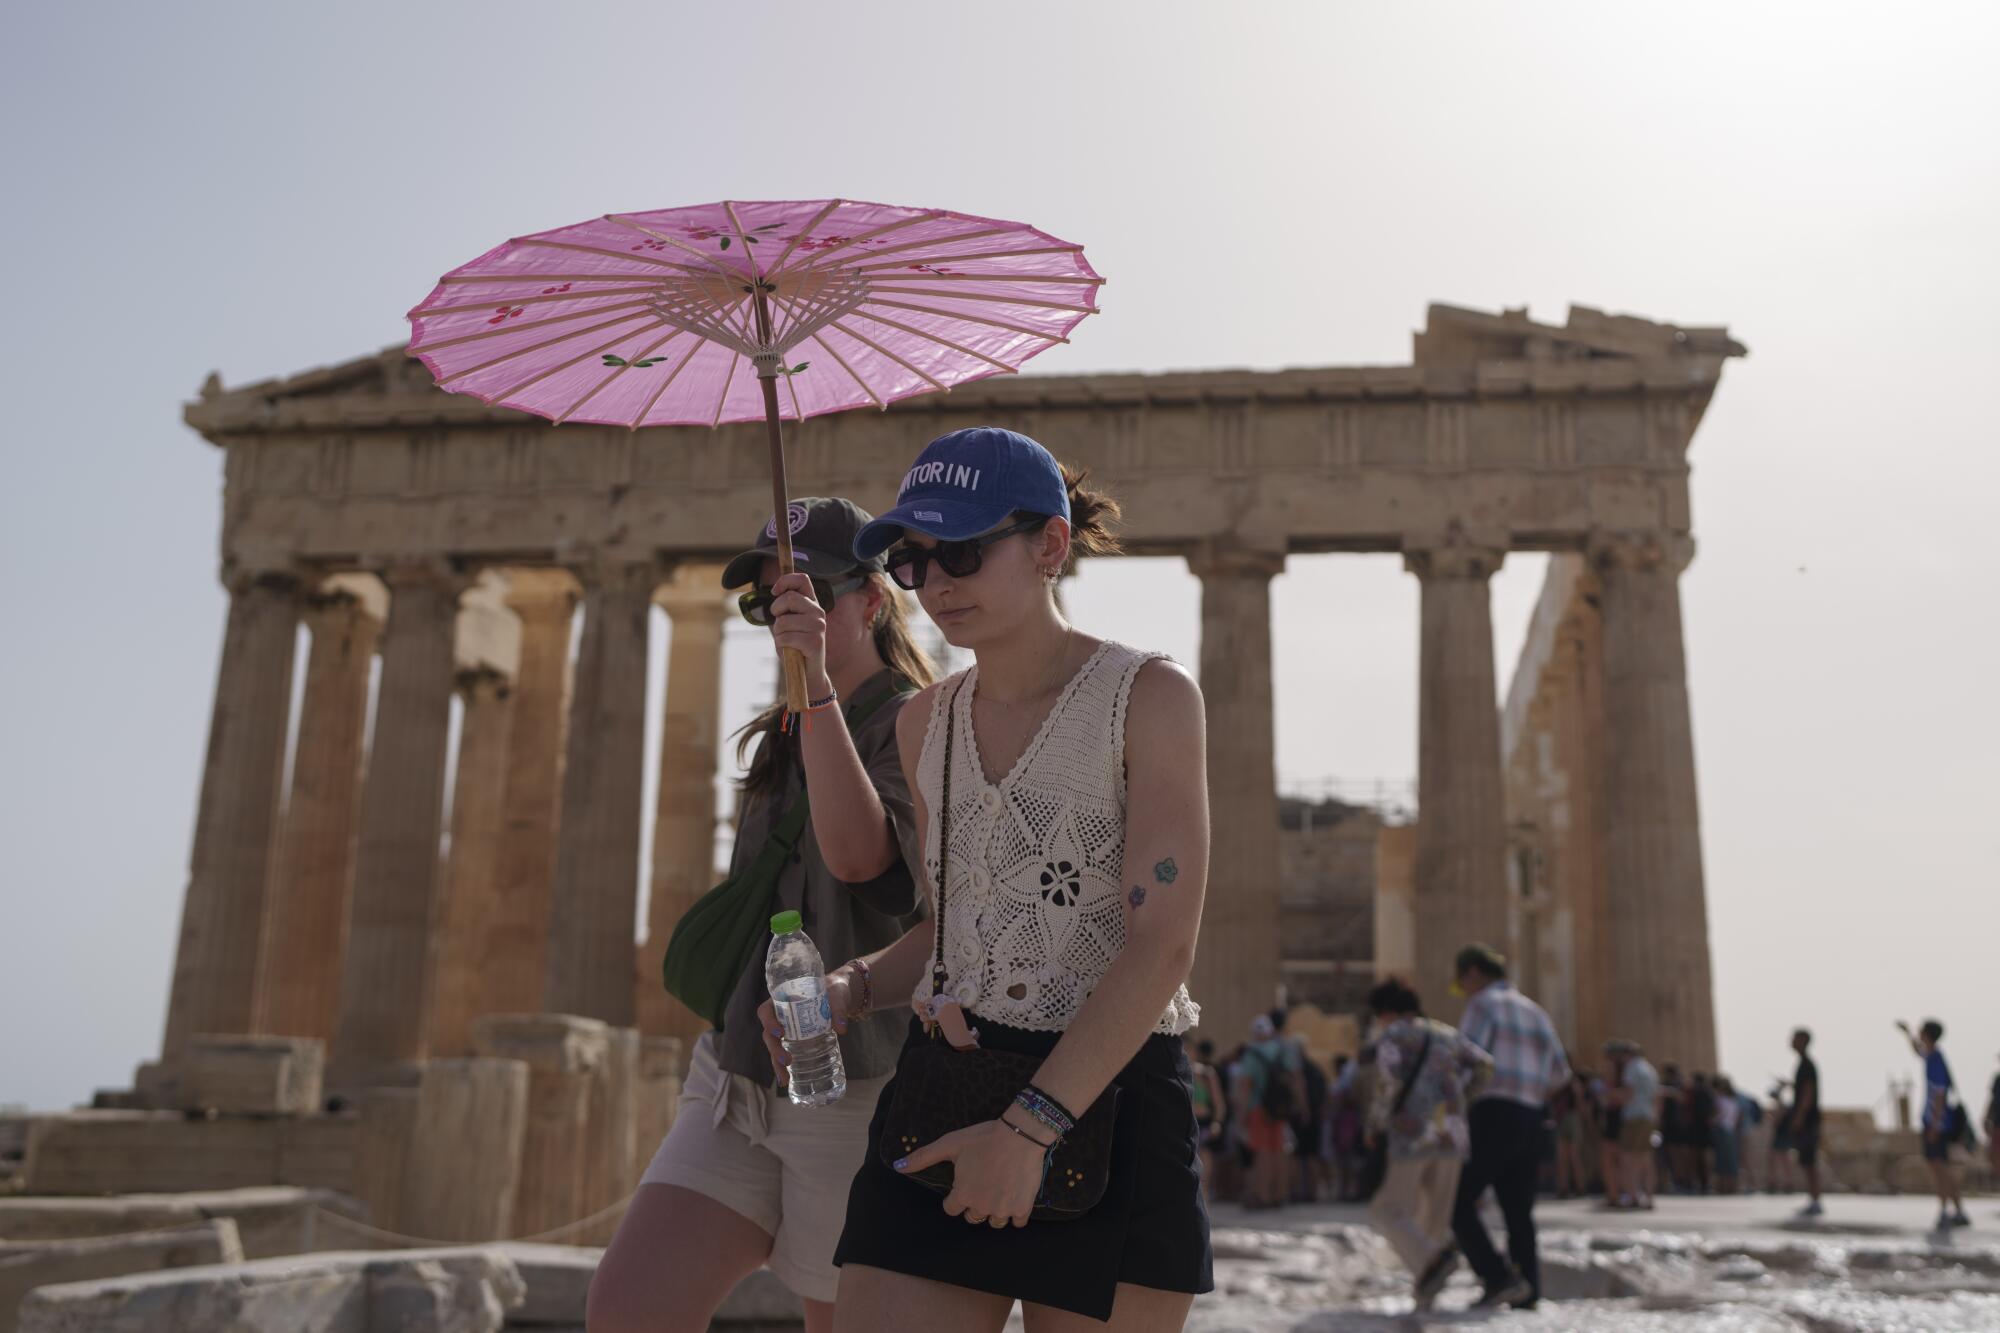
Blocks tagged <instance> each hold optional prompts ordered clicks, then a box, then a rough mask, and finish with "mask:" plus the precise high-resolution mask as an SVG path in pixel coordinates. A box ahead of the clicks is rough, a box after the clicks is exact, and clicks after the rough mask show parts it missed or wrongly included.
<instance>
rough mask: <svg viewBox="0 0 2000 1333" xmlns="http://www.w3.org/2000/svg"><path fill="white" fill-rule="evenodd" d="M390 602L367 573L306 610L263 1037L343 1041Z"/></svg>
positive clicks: (264, 967) (265, 961)
mask: <svg viewBox="0 0 2000 1333" xmlns="http://www.w3.org/2000/svg"><path fill="white" fill-rule="evenodd" d="M386 604H387V598H386V596H385V595H384V594H383V592H382V588H381V585H380V584H379V583H377V582H376V581H375V579H374V578H372V577H369V576H365V575H343V576H341V577H340V578H339V579H337V580H328V582H327V583H325V584H323V585H322V586H321V587H320V589H319V591H318V592H317V593H315V594H314V595H313V596H312V597H311V598H309V599H308V600H307V602H306V611H305V621H306V625H307V627H308V628H309V629H310V630H311V631H312V649H311V652H310V654H309V655H308V656H307V658H306V685H305V693H304V694H303V695H302V696H301V698H300V701H299V734H298V741H297V744H296V746H295V748H294V752H293V758H292V788H291V795H290V797H289V799H288V800H287V802H286V805H285V829H284V835H283V843H282V846H281V849H280V851H279V858H278V870H277V878H276V880H275V882H274V885H273V888H272V894H271V909H270V911H269V913H267V914H266V917H265V922H264V947H263V949H262V950H261V957H260V970H261V971H262V974H263V975H262V980H261V981H260V983H259V985H258V1018H257V1025H256V1030H257V1031H259V1032H267V1033H275V1034H278V1035H281V1036H287V1037H315V1038H317V1039H319V1040H320V1041H331V1040H332V1039H333V1020H334V1013H335V1011H336V1009H337V1008H338V1006H339V1003H340V961H341V955H342V952H343V951H344V950H345V948H346V947H347V904H348V898H349V895H350V894H351V892H352V890H353V887H354V843H355V824H356V821H357V819H358V818H359V816H360V810H361V774H362V767H363V758H364V755H365V752H366V741H367V731H368V678H369V675H370V674H371V669H372V667H373V664H374V661H375V645H376V641H377V639H378V638H379V637H380V635H381V632H382V618H383V612H384V609H385V607H386Z"/></svg>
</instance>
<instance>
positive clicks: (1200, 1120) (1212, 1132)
mask: <svg viewBox="0 0 2000 1333" xmlns="http://www.w3.org/2000/svg"><path fill="white" fill-rule="evenodd" d="M1192 1072H1193V1074H1194V1081H1193V1083H1192V1084H1191V1085H1190V1088H1191V1091H1192V1092H1193V1094H1194V1123H1195V1129H1196V1131H1197V1132H1198V1133H1199V1135H1200V1138H1199V1139H1198V1140H1197V1141H1198V1142H1199V1143H1200V1144H1201V1195H1202V1197H1203V1198H1204V1199H1213V1198H1214V1197H1215V1145H1216V1143H1217V1141H1218V1140H1220V1139H1221V1137H1222V1127H1223V1121H1224V1119H1225V1117H1226V1110H1227V1103H1226V1099H1225V1098H1224V1096H1223V1093H1222V1078H1221V1076H1220V1075H1218V1074H1217V1073H1216V1072H1215V1043H1214V1042H1212V1041H1210V1040H1209V1039H1208V1038H1206V1037H1203V1038H1202V1039H1201V1040H1200V1041H1198V1042H1196V1043H1195V1046H1194V1065H1193V1067H1192Z"/></svg>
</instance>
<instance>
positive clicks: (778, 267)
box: [770, 199, 843, 273]
mask: <svg viewBox="0 0 2000 1333" xmlns="http://www.w3.org/2000/svg"><path fill="white" fill-rule="evenodd" d="M842 202H843V201H842V200H839V199H829V200H827V201H826V207H825V208H822V209H821V210H820V211H819V212H817V213H815V214H813V215H812V220H811V221H810V222H808V223H806V225H805V226H803V227H800V228H799V229H798V230H797V231H795V232H793V233H792V239H791V240H789V241H787V242H786V243H785V248H784V249H783V250H782V251H780V252H779V254H778V258H777V262H775V263H773V264H772V265H771V268H770V271H771V272H772V273H781V272H783V271H784V267H785V261H786V260H787V259H790V258H791V257H792V251H794V250H796V249H798V248H799V242H800V241H803V240H804V239H805V238H806V237H808V236H810V235H812V230H813V228H814V227H817V226H818V225H819V224H820V223H822V222H824V221H826V215H827V214H829V213H831V212H833V210H834V209H836V208H839V207H840V205H841V203H842Z"/></svg>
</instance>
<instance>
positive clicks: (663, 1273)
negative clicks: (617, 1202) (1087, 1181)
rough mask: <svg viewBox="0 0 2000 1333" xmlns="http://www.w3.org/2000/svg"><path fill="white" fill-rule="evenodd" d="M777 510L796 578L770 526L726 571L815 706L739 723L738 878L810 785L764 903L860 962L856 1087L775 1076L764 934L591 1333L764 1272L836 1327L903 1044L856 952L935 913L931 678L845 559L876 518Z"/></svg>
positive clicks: (810, 1315)
mask: <svg viewBox="0 0 2000 1333" xmlns="http://www.w3.org/2000/svg"><path fill="white" fill-rule="evenodd" d="M785 517H786V521H787V522H788V523H790V525H791V530H792V538H793V554H794V559H795V560H796V562H797V567H798V572H797V573H795V574H791V575H787V576H785V577H783V578H780V577H779V576H778V560H777V549H776V548H777V537H778V532H777V526H776V522H775V521H774V522H773V523H772V524H771V525H770V526H768V527H766V528H765V529H764V532H763V535H762V536H761V537H760V538H759V539H758V541H757V543H756V544H755V545H754V546H753V547H752V548H751V549H750V550H748V551H745V552H743V553H742V554H741V555H739V556H737V557H736V558H735V559H734V560H732V561H731V562H730V563H729V566H728V568H727V569H726V570H725V571H724V574H723V580H722V581H723V586H724V587H725V588H746V589H747V591H745V592H744V593H743V595H742V597H741V599H740V602H739V605H740V607H741V609H742V612H743V615H744V618H745V619H747V620H749V621H750V622H751V623H752V624H754V625H760V626H765V627H768V628H769V629H770V631H771V638H772V641H773V645H774V646H775V647H777V648H779V649H785V648H792V649H796V650H798V651H799V652H801V653H803V654H804V655H805V660H806V683H807V692H808V694H809V696H810V698H811V700H812V705H813V706H812V709H811V711H809V712H808V713H807V714H806V715H805V716H804V717H801V718H790V717H787V715H786V713H785V710H784V708H783V706H782V705H779V704H773V705H772V706H771V707H770V708H768V709H766V710H765V711H764V712H763V713H762V714H761V715H760V716H758V717H757V718H756V719H755V720H754V721H752V722H751V723H750V724H749V725H748V726H747V727H745V728H744V730H743V732H742V737H741V740H740V742H739V744H738V746H737V757H738V761H739V762H741V761H742V760H743V759H744V758H746V757H747V758H748V759H749V771H748V773H747V774H746V776H745V777H744V779H743V795H742V802H741V807H740V809H741V814H740V816H739V822H738V826H737V830H736V847H735V851H734V854H733V855H732V857H731V861H730V871H731V874H732V876H734V875H742V874H745V873H746V870H747V868H748V867H749V866H750V865H752V864H753V863H754V862H756V861H757V859H758V853H759V852H761V851H762V850H763V849H764V848H765V846H766V844H767V843H768V842H769V841H770V840H771V839H772V837H773V836H774V831H775V830H776V828H777V826H778V825H779V824H780V823H781V821H782V820H783V818H784V815H785V813H786V812H787V811H788V810H790V809H792V808H793V807H794V806H795V804H796V803H797V802H799V801H801V800H804V799H805V796H806V792H807V789H808V788H810V790H811V793H812V799H811V803H810V805H809V807H808V814H809V822H807V823H806V825H805V826H804V829H803V831H802V836H801V837H800V839H799V841H798V843H797V844H796V847H795V849H794V851H793V854H792V855H791V856H789V857H787V858H785V859H784V861H783V863H782V865H781V868H780V869H779V870H778V873H777V879H776V882H775V884H774V885H772V886H771V887H770V888H769V890H768V892H769V894H770V910H771V911H772V912H773V913H776V912H781V911H786V910H791V911H796V912H798V913H799V914H800V916H801V917H802V918H803V925H804V928H805V931H806V933H807V934H808V935H810V936H811V937H812V939H813V942H814V943H815V944H817V945H818V946H819V949H820V952H821V954H822V956H823V957H825V958H826V959H827V960H828V961H832V960H834V959H837V958H838V959H848V958H852V959H856V960H857V961H854V962H848V963H844V964H843V965H841V966H839V967H836V968H835V969H834V970H833V971H832V973H831V974H829V976H828V978H827V983H828V997H829V1000H830V1001H831V1005H832V1012H833V1017H834V1025H835V1027H836V1029H837V1030H838V1031H839V1032H840V1034H841V1035H840V1051H841V1058H842V1060H843V1062H844V1064H845V1066H846V1070H847V1092H846V1095H845V1096H843V1097H842V1098H841V1099H840V1100H839V1101H837V1102H835V1103H833V1104H832V1105H830V1106H795V1105H792V1104H791V1102H790V1100H789V1098H788V1097H787V1095H786V1093H785V1092H784V1090H783V1087H782V1084H776V1085H775V1086H774V1080H773V1077H772V1075H773V1069H774V1066H775V1067H777V1068H779V1069H782V1066H783V1062H784V1052H783V1049H782V1047H780V1046H779V1044H778V1042H777V1041H776V1039H775V1038H774V1036H773V1034H772V1030H771V1011H770V1008H769V1004H770V1001H769V998H768V996H767V994H766V991H765V983H764V950H763V948H762V947H761V945H760V947H758V948H756V949H755V950H753V951H752V953H751V956H750V957H747V958H745V959H744V960H743V970H742V972H741V974H740V976H739V977H738V979H737V982H736V985H735V988H734V990H733V991H732V992H731V994H730V996H729V999H728V1001H727V1005H726V1011H725V1013H724V1016H723V1021H722V1024H721V1026H720V1028H719V1029H718V1030H717V1031H713V1032H709V1033H706V1034H704V1035H703V1036H702V1038H701V1039H700V1040H699V1041H698V1042H696V1043H695V1047H694V1051H693V1053H692V1055H691V1056H690V1058H689V1062H688V1071H687V1078H686V1081H685V1084H684V1086H683V1088H682V1090H681V1100H680V1109H679V1112H678V1114H677V1116H676V1118H675V1120H674V1126H673V1129H672V1130H671V1131H670V1132H669V1133H668V1135H667V1137H666V1140H665V1142H663V1143H662V1144H661V1145H660V1149H659V1152H658V1154H657V1155H656V1156H655V1157H654V1158H653V1163H652V1165H651V1166H650V1167H648V1168H647V1170H646V1173H645V1176H644V1177H643V1179H642V1180H641V1182H640V1185H639V1189H638V1192H637V1193H636V1194H635V1195H634V1196H633V1200H632V1206H631V1207H630V1208H629V1209H628V1210H627V1211H626V1214H625V1219H624V1221H623V1222H622V1223H620V1225H619V1227H618V1234H617V1235H616V1236H615V1237H614V1238H613V1239H612V1242H611V1247H610V1248H609V1249H608V1250H606V1251H605V1255H604V1260H603V1262H602V1263H601V1264H600V1265H599V1266H598V1269H597V1275H596V1277H595V1278H594V1279H593V1281H592V1282H591V1286H590V1300H589V1309H588V1314H587V1320H588V1327H589V1329H590V1333H639V1330H645V1331H646V1333H658V1331H659V1330H698V1329H705V1328H707V1327H708V1326H709V1320H710V1318H711V1317H712V1316H713V1315H714V1313H715V1311H716V1308H717V1307H718V1306H719V1305H720V1304H721V1303H722V1300H723V1298H724V1297H726V1296H727V1295H728V1294H729V1292H730V1290H731V1288H733V1287H734V1286H735V1285H736V1284H737V1282H739V1281H740V1280H741V1279H742V1278H743V1277H744V1276H745V1275H746V1274H748V1273H750V1272H751V1271H752V1270H753V1269H756V1268H759V1267H768V1268H770V1269H771V1270H772V1271H773V1272H774V1273H775V1274H777V1276H778V1277H779V1279H780V1280H782V1281H783V1282H784V1283H785V1285H786V1286H788V1287H790V1288H791V1289H792V1290H793V1291H794V1292H796V1293H798V1295H799V1296H800V1297H801V1298H802V1299H803V1300H804V1302H805V1311H806V1327H807V1328H808V1329H811V1330H815V1331H816V1333H824V1330H826V1329H829V1328H831V1327H832V1323H833V1298H834V1292H835V1287H836V1285H837V1281H838V1275H837V1272H836V1270H835V1268H834V1266H833V1244H834V1240H835V1239H836V1238H837V1237H838V1236H839V1234H840V1223H841V1218H842V1216H843V1213H844V1210H845V1208H846V1204H847V1187H848V1183H849V1182H850V1181H852V1180H853V1178H854V1171H855V1168H856V1167H857V1166H859V1165H860V1164H861V1159H862V1155H863V1153H864V1152H865V1151H866V1147H867V1130H868V1122H869V1118H870V1117H871V1116H872V1115H873V1114H874V1110H875V1100H876V1098H877V1097H878V1096H879V1095H880V1093H881V1090H882V1086H883V1084H885V1083H886V1082H887V1081H888V1077H889V1074H890V1072H891V1071H892V1070H893V1069H894V1068H895V1063H896V1053H897V1051H898V1050H899V1049H900V1048H901V1046H902V1036H903V1033H902V1028H903V1024H902V1022H901V1021H900V1019H899V1017H898V1015H897V1014H895V1013H892V1012H882V1013H878V1014H876V1015H875V1016H873V1017H869V1016H867V1015H868V1014H869V1011H870V1009H871V1007H874V1006H873V1005H871V987H870V976H869V970H868V967H867V964H866V963H865V962H861V961H859V959H860V958H861V957H862V956H863V955H866V954H869V953H872V952H874V951H876V950H879V949H880V948H882V947H883V946H884V945H886V944H888V943H890V942H892V941H894V940H896V939H898V938H900V937H901V936H902V935H903V934H904V932H905V931H906V930H908V929H909V927H910V926H911V925H913V924H915V923H916V921H917V920H918V919H919V916H920V915H921V913H922V910H923V896H922V894H921V893H920V892H919V890H918V887H917V884H916V882H915V880H914V878H913V877H912V875H911V873H910V870H909V866H910V865H913V864H917V863H918V862H919V858H918V853H917V845H916V825H915V822H914V820H913V817H912V813H911V806H910V795H909V787H908V784H907V783H906V782H905V780H904V777H903V770H902V765H901V763H900V761H899V759H898V756H897V751H896V725H897V717H898V714H899V713H900V712H901V710H902V707H903V704H904V701H905V700H906V699H907V698H908V697H909V693H908V692H910V691H914V690H915V689H917V688H919V687H921V686H924V685H928V684H929V683H930V682H931V679H932V676H933V672H932V668H931V664H930V661H929V660H928V659H927V658H926V657H925V656H924V654H923V653H922V651H921V650H919V649H918V648H917V646H916V644H915V642H914V641H913V640H912V639H911V637H910V626H909V621H908V617H907V614H906V612H905V610H904V604H903V599H902V597H901V596H900V595H899V594H898V593H897V591H896V590H895V588H894V587H892V586H891V585H890V583H889V580H888V579H887V578H886V577H885V576H884V574H883V570H882V562H881V560H879V559H873V560H857V559H856V558H855V556H854V555H853V547H854V539H855V538H856V536H858V535H859V534H860V532H861V529H862V527H863V526H864V525H865V524H866V523H867V522H868V519H869V516H868V514H867V513H865V512H864V511H862V510H860V509H858V508H856V507H855V506H854V505H852V504H850V503H848V502H847V501H845V500H820V499H809V500H798V501H795V502H793V503H792V505H791V506H790V510H789V512H788V513H787V514H786V516H785ZM760 891H762V890H760ZM899 1007H900V1004H899V1002H898V1001H895V1000H891V1001H890V1002H889V1008H891V1009H894V1008H899Z"/></svg>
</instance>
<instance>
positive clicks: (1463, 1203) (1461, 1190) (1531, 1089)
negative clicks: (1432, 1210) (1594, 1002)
mask: <svg viewBox="0 0 2000 1333" xmlns="http://www.w3.org/2000/svg"><path fill="white" fill-rule="evenodd" d="M1454 968H1455V971H1456V976H1455V978H1454V984H1455V985H1456V987H1457V988H1458V990H1459V991H1461V992H1462V993H1464V994H1465V995H1467V996H1469V997H1470V998H1469V999H1467V1001H1466V1003H1465V1017H1464V1020H1463V1026H1462V1027H1461V1028H1460V1031H1461V1032H1462V1033H1463V1034H1464V1036H1465V1039H1466V1040H1467V1041H1469V1042H1471V1043H1472V1044H1473V1045H1475V1046H1477V1047H1479V1049H1480V1050H1482V1051H1485V1052H1486V1053H1487V1054H1488V1055H1490V1056H1491V1057H1492V1058H1493V1075H1492V1077H1491V1078H1490V1079H1489V1080H1488V1081H1487V1083H1486V1085H1485V1087H1484V1088H1483V1089H1482V1090H1481V1091H1480V1092H1479V1095H1478V1100H1476V1101H1474V1102H1473V1104H1472V1113H1471V1138H1472V1153H1471V1157H1470V1159H1469V1160H1468V1161H1467V1163H1466V1166H1465V1169H1464V1170H1463V1171H1462V1172H1460V1174H1459V1178H1458V1199H1457V1202H1456V1204H1455V1205H1454V1206H1453V1209H1452V1219H1451V1228H1452V1234H1453V1235H1454V1236H1456V1237H1457V1238H1458V1248H1459V1250H1460V1252H1461V1253H1463V1254H1464V1255H1465V1260H1466V1262H1467V1263H1469V1264H1470V1265H1471V1266H1472V1271H1473V1273H1474V1274H1476V1275H1477V1276H1478V1278H1479V1281H1480V1283H1481V1285H1482V1286H1484V1288H1485V1291H1484V1292H1483V1293H1482V1294H1481V1296H1480V1299H1479V1305H1480V1306H1481V1307H1492V1306H1497V1305H1511V1306H1518V1307H1521V1308H1532V1307H1533V1306H1534V1304H1535V1302H1536V1301H1537V1300H1539V1299H1540V1298H1541V1263H1540V1260H1539V1259H1538V1257H1537V1255H1536V1253H1535V1211H1534V1210H1535V1178H1536V1175H1537V1174H1538V1171H1539V1168H1540V1166H1541V1152H1542V1124H1543V1108H1544V1107H1545V1106H1546V1105H1547V1104H1548V1100H1549V1098H1550V1096H1551V1095H1552V1094H1554V1093H1555V1092H1556V1091H1557V1090H1559V1089H1560V1088H1562V1087H1563V1086H1564V1085H1565V1084H1567V1083H1568V1082H1569V1081H1570V1068H1569V1061H1568V1059H1567V1058H1565V1056H1564V1055H1563V1048H1562V1038H1561V1037H1559V1036H1557V1035H1556V1028H1555V1024H1554V1023H1551V1022H1550V1021H1549V1016H1548V1014H1546V1013H1545V1012H1543V1010H1542V1007H1541V1006H1540V1005H1538V1004H1536V1003H1535V1002H1534V1001H1533V1000H1531V999H1529V998H1528V997H1527V996H1525V995H1523V994H1521V992H1520V991H1518V990H1516V989H1515V988H1514V983H1513V982H1511V981H1509V980H1508V979H1507V961H1506V959H1504V958H1503V957H1501V956H1500V954H1498V953H1496V952H1495V951H1494V950H1492V949H1490V948H1488V947H1487V946H1486V945H1483V944H1468V945H1466V946H1465V947H1464V948H1463V949H1460V950H1459V951H1458V957H1457V959H1456V960H1455V962H1454ZM1488 1186H1491V1187H1492V1189H1493V1194H1494V1197H1495V1198H1496V1199H1498V1200H1499V1203H1500V1216H1501V1217H1502V1218H1503V1219H1504V1220H1505V1221H1506V1224H1507V1254H1508V1259H1511V1260H1512V1263H1511V1264H1510V1263H1509V1262H1508V1259H1502V1258H1501V1257H1500V1254H1499V1252H1498V1251H1497V1250H1495V1249H1494V1248H1493V1239H1492V1237H1490V1236H1488V1235H1487V1234H1486V1224H1485V1223H1484V1222H1482V1221H1480V1219H1479V1197H1480V1195H1482V1194H1484V1193H1485V1192H1486V1189H1487V1187H1488Z"/></svg>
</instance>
